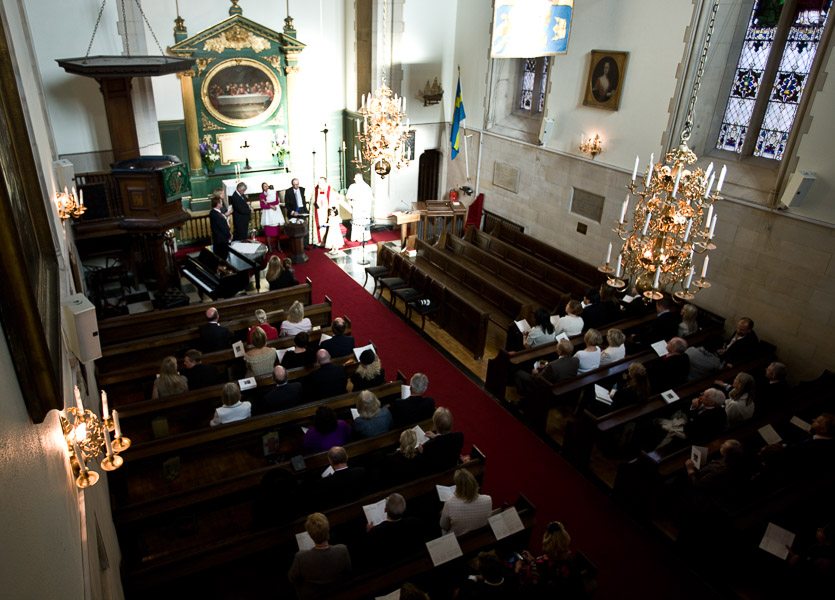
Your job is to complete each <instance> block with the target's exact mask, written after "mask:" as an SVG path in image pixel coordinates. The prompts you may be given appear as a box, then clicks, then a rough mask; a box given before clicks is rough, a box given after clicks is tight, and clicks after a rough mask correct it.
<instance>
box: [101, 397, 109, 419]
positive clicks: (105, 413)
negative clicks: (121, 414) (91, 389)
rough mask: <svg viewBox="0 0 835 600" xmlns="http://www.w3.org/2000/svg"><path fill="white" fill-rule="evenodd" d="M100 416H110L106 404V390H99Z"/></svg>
mask: <svg viewBox="0 0 835 600" xmlns="http://www.w3.org/2000/svg"><path fill="white" fill-rule="evenodd" d="M101 418H102V419H109V418H110V408H109V407H108V406H107V392H105V391H104V390H102V391H101Z"/></svg>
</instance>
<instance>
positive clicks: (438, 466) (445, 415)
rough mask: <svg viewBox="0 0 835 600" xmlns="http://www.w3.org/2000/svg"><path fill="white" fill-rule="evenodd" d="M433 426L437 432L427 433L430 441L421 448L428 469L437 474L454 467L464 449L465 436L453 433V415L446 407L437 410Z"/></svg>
mask: <svg viewBox="0 0 835 600" xmlns="http://www.w3.org/2000/svg"><path fill="white" fill-rule="evenodd" d="M432 424H433V425H434V426H435V431H427V432H426V437H428V438H429V440H427V441H426V442H424V443H423V445H421V447H420V451H421V452H422V453H423V459H424V461H425V462H426V466H427V468H428V469H430V470H431V471H433V472H435V471H442V470H444V469H448V468H449V467H454V466H455V465H457V464H458V459H459V458H460V456H461V450H462V449H463V448H464V434H463V433H461V432H460V431H455V432H453V431H452V413H451V412H450V410H449V409H448V408H446V407H444V406H439V407H438V408H436V409H435V413H434V414H433V415H432Z"/></svg>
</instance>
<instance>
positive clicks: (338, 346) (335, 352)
mask: <svg viewBox="0 0 835 600" xmlns="http://www.w3.org/2000/svg"><path fill="white" fill-rule="evenodd" d="M347 329H348V323H347V322H346V321H345V319H343V318H342V317H336V318H335V319H334V320H333V323H332V324H331V331H332V332H333V337H332V338H331V339H329V340H325V341H324V342H320V343H319V348H321V349H323V350H327V351H328V352H329V353H330V355H331V357H332V358H339V357H340V356H348V355H349V354H351V353H352V352H353V351H354V336H352V335H345V331H346V330H347Z"/></svg>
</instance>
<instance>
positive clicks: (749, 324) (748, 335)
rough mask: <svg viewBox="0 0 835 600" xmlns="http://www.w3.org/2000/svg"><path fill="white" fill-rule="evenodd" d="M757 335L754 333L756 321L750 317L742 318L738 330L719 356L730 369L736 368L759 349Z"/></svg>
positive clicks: (738, 323) (721, 349)
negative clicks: (736, 365)
mask: <svg viewBox="0 0 835 600" xmlns="http://www.w3.org/2000/svg"><path fill="white" fill-rule="evenodd" d="M759 341H760V340H759V339H758V338H757V334H756V333H754V321H753V320H751V319H750V318H748V317H742V318H741V319H740V320H739V321H738V322H737V324H736V330H735V331H734V334H733V335H732V336H731V339H729V340H728V343H727V344H725V345H724V346H723V347H722V348H720V349H719V351H718V352H717V354H718V355H719V356H721V357H722V360H724V361H725V363H726V365H727V366H728V367H732V366H734V364H736V363H738V362H739V361H741V360H745V359H746V358H748V357H750V356H751V355H752V354H753V353H754V352H755V351H756V349H757V345H758V343H759Z"/></svg>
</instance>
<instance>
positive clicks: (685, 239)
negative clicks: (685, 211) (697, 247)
mask: <svg viewBox="0 0 835 600" xmlns="http://www.w3.org/2000/svg"><path fill="white" fill-rule="evenodd" d="M691 227H693V218H692V217H691V218H689V219H687V230H686V231H685V232H684V241H685V242H686V241H687V240H688V239H690V228H691Z"/></svg>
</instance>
